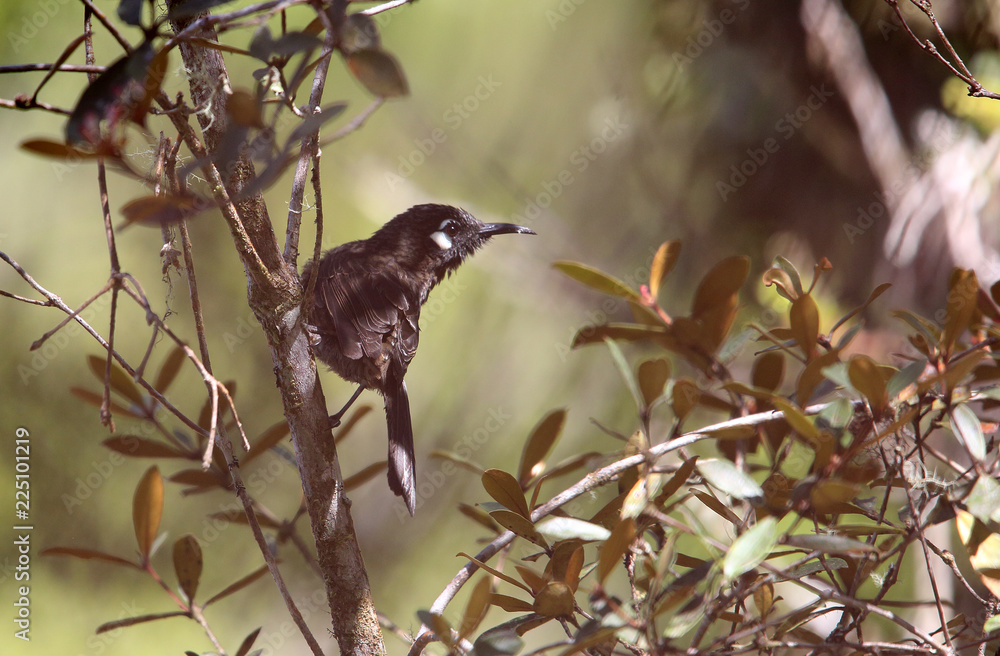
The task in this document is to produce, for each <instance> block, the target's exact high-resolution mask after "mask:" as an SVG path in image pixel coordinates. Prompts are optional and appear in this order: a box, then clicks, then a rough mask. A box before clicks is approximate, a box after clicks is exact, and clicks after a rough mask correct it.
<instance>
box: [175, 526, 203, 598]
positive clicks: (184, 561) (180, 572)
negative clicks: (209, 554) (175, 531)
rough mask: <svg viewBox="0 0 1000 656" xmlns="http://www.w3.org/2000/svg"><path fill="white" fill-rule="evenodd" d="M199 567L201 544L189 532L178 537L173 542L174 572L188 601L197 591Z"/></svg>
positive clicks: (200, 565) (200, 566) (199, 575)
mask: <svg viewBox="0 0 1000 656" xmlns="http://www.w3.org/2000/svg"><path fill="white" fill-rule="evenodd" d="M201 568H202V557H201V546H200V545H199V544H198V540H197V539H195V537H194V536H193V535H190V534H189V535H185V536H182V537H180V538H178V539H177V541H176V542H174V572H175V573H176V574H177V583H178V585H180V587H181V590H183V591H184V594H185V595H187V598H188V602H190V603H194V595H195V593H196V592H197V591H198V581H199V580H200V579H201Z"/></svg>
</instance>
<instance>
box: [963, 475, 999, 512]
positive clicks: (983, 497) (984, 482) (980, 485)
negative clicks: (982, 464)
mask: <svg viewBox="0 0 1000 656" xmlns="http://www.w3.org/2000/svg"><path fill="white" fill-rule="evenodd" d="M965 506H966V507H967V508H968V509H969V512H970V513H972V515H973V516H974V517H975V518H976V519H978V520H979V521H981V522H982V523H983V524H989V523H990V521H994V522H996V521H1000V483H997V480H996V479H995V478H993V477H992V476H990V475H988V474H984V475H982V476H980V477H979V478H978V479H976V484H975V485H973V486H972V491H971V492H969V496H968V498H967V499H966V500H965Z"/></svg>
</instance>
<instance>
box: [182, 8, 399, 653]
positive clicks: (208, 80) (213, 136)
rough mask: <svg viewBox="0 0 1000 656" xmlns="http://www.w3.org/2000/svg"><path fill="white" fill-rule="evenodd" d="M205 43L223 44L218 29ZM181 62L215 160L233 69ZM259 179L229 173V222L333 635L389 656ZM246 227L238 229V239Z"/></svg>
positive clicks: (206, 56)
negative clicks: (240, 242) (256, 184)
mask: <svg viewBox="0 0 1000 656" xmlns="http://www.w3.org/2000/svg"><path fill="white" fill-rule="evenodd" d="M170 4H172V3H170V2H168V6H169V5H170ZM190 24H191V21H178V23H177V24H175V25H174V28H175V30H176V31H178V32H179V31H181V30H183V29H184V28H185V27H187V26H188V25H190ZM201 36H203V37H205V38H209V39H213V40H214V39H215V34H214V32H211V31H209V32H207V33H206V34H203V35H201ZM181 55H182V57H183V58H184V65H185V68H186V69H187V71H188V75H189V79H190V80H191V96H192V101H193V102H194V103H195V104H196V105H200V106H210V107H211V109H210V110H209V113H206V114H205V115H200V117H199V118H200V119H201V122H202V126H201V127H202V130H203V132H204V134H205V145H206V147H207V149H208V151H209V152H210V153H211V152H213V151H214V149H215V148H216V147H217V145H218V144H219V142H220V138H221V136H222V134H223V133H224V131H225V127H226V114H225V101H226V97H225V93H223V92H222V89H223V88H224V86H225V84H224V83H225V82H226V81H227V73H226V68H225V63H224V61H223V59H222V55H221V53H219V52H218V51H216V50H212V49H209V48H204V47H200V46H198V45H196V44H186V43H182V44H181ZM253 177H254V169H253V164H252V163H251V162H250V161H249V160H248V159H246V158H244V157H241V158H240V159H239V161H238V162H237V163H236V165H235V166H234V167H233V169H232V171H230V172H227V175H226V176H225V184H226V191H227V192H228V195H229V197H230V198H236V199H238V200H236V202H235V205H236V214H237V216H236V217H228V216H227V221H231V222H232V221H235V220H238V221H240V222H241V223H242V227H241V228H240V230H241V231H245V233H246V235H247V236H248V237H249V239H250V241H251V242H252V244H253V250H254V252H253V253H246V252H244V251H243V250H241V249H237V250H238V251H239V254H240V257H241V258H242V259H243V262H244V268H245V269H246V271H247V281H248V292H247V293H248V297H249V303H250V307H251V309H252V310H253V311H254V314H255V316H256V317H257V320H258V321H259V322H260V325H261V327H262V328H263V329H264V333H265V335H266V337H267V341H268V345H269V346H270V348H271V358H272V361H273V362H274V371H275V375H276V377H277V386H278V389H279V390H280V392H281V398H282V403H283V405H284V412H285V417H286V419H287V420H288V425H289V427H290V428H291V435H292V442H293V445H294V447H295V453H296V458H297V461H298V467H299V475H300V476H301V479H302V489H303V491H304V492H305V496H306V500H307V504H308V509H309V518H310V522H311V524H312V530H313V537H314V538H315V541H316V549H317V560H318V562H319V565H320V568H321V569H322V572H323V578H324V583H325V585H326V591H327V599H328V600H329V603H330V610H331V617H332V620H333V632H334V635H335V636H336V638H337V642H338V645H339V647H340V653H341V654H344V655H345V656H346V655H349V654H358V655H365V656H367V655H370V654H381V653H384V652H385V648H384V646H383V644H382V635H381V631H380V629H379V625H378V619H377V617H376V613H375V608H374V605H373V603H372V599H371V591H370V587H369V583H368V574H367V572H366V571H365V567H364V562H363V560H362V556H361V551H360V549H359V547H358V543H357V538H356V536H355V534H354V524H353V521H352V519H351V515H350V512H349V509H348V506H347V503H346V502H347V499H346V496H345V495H344V487H343V479H342V476H341V473H340V465H339V463H338V461H337V454H336V449H335V447H334V443H333V439H332V436H331V434H330V429H329V421H328V418H327V417H328V415H327V411H326V401H325V399H324V398H323V392H322V389H321V388H320V386H319V378H318V376H317V372H316V366H315V363H314V361H313V359H312V356H311V354H310V350H309V342H308V335H307V333H306V331H305V329H304V326H303V317H302V316H301V313H300V310H299V308H300V304H301V300H302V287H301V284H300V283H299V277H298V274H297V272H296V270H295V267H294V263H286V262H285V260H284V258H283V257H282V255H281V250H280V248H279V247H278V243H277V240H276V239H275V235H274V231H273V229H272V226H271V222H270V219H269V217H268V214H267V208H266V206H265V205H264V201H263V198H262V197H261V196H260V194H255V195H253V196H246V197H241V196H240V194H239V193H238V192H239V190H240V189H241V188H243V187H244V186H245V185H246V184H247V183H248V182H250V181H251V180H252V179H253ZM236 227H237V226H233V225H231V226H230V228H231V231H233V232H234V234H236V232H237V230H236ZM251 258H255V259H256V260H257V261H259V262H261V263H263V267H264V272H263V273H262V272H261V271H260V270H259V268H257V267H255V266H251V265H252V262H251V261H250V260H251Z"/></svg>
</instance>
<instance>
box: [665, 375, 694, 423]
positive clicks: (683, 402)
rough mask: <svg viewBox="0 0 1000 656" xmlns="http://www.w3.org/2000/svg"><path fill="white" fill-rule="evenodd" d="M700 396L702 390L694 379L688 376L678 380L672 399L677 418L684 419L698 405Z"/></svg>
mask: <svg viewBox="0 0 1000 656" xmlns="http://www.w3.org/2000/svg"><path fill="white" fill-rule="evenodd" d="M699 398H701V390H700V389H698V386H697V385H696V384H695V383H694V382H693V381H690V380H688V379H686V378H682V379H681V380H678V381H676V382H675V383H674V389H673V393H672V394H671V397H670V400H671V406H672V407H673V411H674V414H675V415H677V419H678V420H680V421H683V420H684V418H685V417H687V416H688V414H689V413H690V412H691V411H692V410H694V408H695V406H696V405H698V399H699Z"/></svg>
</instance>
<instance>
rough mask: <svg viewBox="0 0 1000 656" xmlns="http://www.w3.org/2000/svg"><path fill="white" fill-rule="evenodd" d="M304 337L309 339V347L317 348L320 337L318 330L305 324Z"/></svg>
mask: <svg viewBox="0 0 1000 656" xmlns="http://www.w3.org/2000/svg"><path fill="white" fill-rule="evenodd" d="M305 328H306V335H307V337H308V339H309V346H317V345H318V344H319V343H320V342H321V341H322V337H321V336H320V334H319V328H317V327H316V326H314V325H312V324H308V323H307V324H305Z"/></svg>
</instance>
